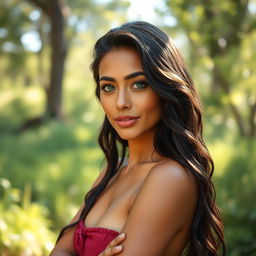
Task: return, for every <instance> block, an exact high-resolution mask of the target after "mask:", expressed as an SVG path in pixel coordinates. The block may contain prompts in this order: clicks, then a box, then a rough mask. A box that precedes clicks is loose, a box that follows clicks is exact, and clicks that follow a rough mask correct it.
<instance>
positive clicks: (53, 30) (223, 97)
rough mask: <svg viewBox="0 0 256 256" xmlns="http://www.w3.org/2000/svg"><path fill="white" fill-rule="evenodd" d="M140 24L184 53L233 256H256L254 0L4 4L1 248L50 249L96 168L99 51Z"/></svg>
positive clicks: (17, 252)
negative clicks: (106, 40) (119, 32)
mask: <svg viewBox="0 0 256 256" xmlns="http://www.w3.org/2000/svg"><path fill="white" fill-rule="evenodd" d="M132 20H145V21H149V22H151V23H153V24H155V25H157V26H159V27H161V28H162V29H164V30H165V31H166V32H167V33H168V34H169V35H170V36H171V37H172V38H173V39H174V41H175V43H176V46H177V47H178V48H179V49H180V50H181V51H182V53H183V55H184V57H185V60H186V63H187V66H188V70H189V72H190V73H191V75H192V77H193V79H194V81H195V84H196V86H197V89H198V91H199V94H200V97H201V99H202V102H203V106H204V136H205V140H206V143H207V145H208V147H209V150H210V153H211V154H212V156H213V159H214V161H215V173H214V183H215V184H216V190H217V202H218V205H219V207H220V208H221V212H222V214H223V216H224V222H225V227H226V228H225V235H226V241H227V247H228V254H227V255H228V256H243V255H249V256H253V255H256V202H255V197H256V172H255V167H256V85H255V82H256V69H255V67H256V1H255V0H225V1H220V0H217V1H205V0H187V1H181V0H172V1H171V0H169V1H168V0H155V1H154V0H144V1H138V0H131V1H128V0H127V1H123V0H119V1H118V0H73V1H71V0H23V1H20V0H2V1H1V8H0V81H1V82H0V255H3V256H9V255H12V256H32V255H33V256H34V255H35V256H39V255H48V254H49V251H50V250H51V249H52V247H53V245H54V242H55V240H56V237H57V234H58V232H59V230H60V228H61V227H63V225H65V224H67V223H68V222H69V221H70V219H71V217H72V216H73V215H74V214H75V212H76V211H77V209H78V207H79V205H80V204H81V202H82V200H83V197H84V195H85V193H86V192H87V191H88V189H89V188H90V186H91V184H92V182H93V180H94V179H95V177H96V176H97V175H98V173H99V170H100V168H101V166H102V160H103V155H102V153H101V151H100V150H99V147H98V146H97V134H98V131H99V127H100V125H101V122H102V118H103V113H102V111H101V109H100V106H99V104H98V102H97V100H96V99H95V96H94V83H93V81H92V74H91V73H90V70H89V65H90V62H91V60H92V47H93V44H94V43H95V41H96V39H97V38H98V37H99V36H101V35H102V34H103V33H105V32H106V31H108V30H109V29H110V28H112V27H115V26H118V25H121V24H122V23H124V22H126V21H132Z"/></svg>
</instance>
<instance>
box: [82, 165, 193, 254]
mask: <svg viewBox="0 0 256 256" xmlns="http://www.w3.org/2000/svg"><path fill="white" fill-rule="evenodd" d="M156 164H159V162H158V163H156V162H152V163H144V164H141V165H139V166H136V167H134V168H132V169H130V170H129V171H128V172H126V168H125V167H123V168H122V169H121V170H120V171H119V172H118V174H116V175H115V176H114V177H113V178H112V179H111V180H110V181H109V184H108V185H107V188H106V189H105V190H104V192H103V193H102V195H101V196H100V197H99V199H98V200H97V202H96V203H95V205H94V206H93V208H92V209H91V210H90V212H89V213H88V215H87V217H86V220H85V223H84V226H85V227H87V228H90V227H93V228H95V227H104V228H106V229H109V230H114V231H117V232H120V231H121V230H122V228H123V226H124V225H125V222H126V220H127V218H128V215H129V212H130V210H131V208H132V206H133V203H134V200H135V198H136V195H137V194H138V192H139V190H140V188H141V186H142V184H143V182H144V180H145V178H146V177H147V175H148V174H149V172H150V170H151V169H152V168H153V167H154V166H155V165H156ZM188 236H189V225H187V227H186V226H185V227H184V228H183V230H181V231H180V232H179V233H177V234H176V235H175V237H174V238H173V239H172V240H171V242H170V243H169V245H168V246H167V248H166V250H165V253H164V254H163V255H162V256H170V255H172V256H179V255H181V251H182V248H184V246H185V244H186V243H187V240H188Z"/></svg>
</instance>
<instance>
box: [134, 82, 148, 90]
mask: <svg viewBox="0 0 256 256" xmlns="http://www.w3.org/2000/svg"><path fill="white" fill-rule="evenodd" d="M147 86H148V85H147V82H146V81H145V80H140V81H136V82H134V83H133V85H132V88H135V89H140V90H142V89H145V88H146V87H147Z"/></svg>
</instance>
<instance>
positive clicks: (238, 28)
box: [165, 0, 256, 137]
mask: <svg viewBox="0 0 256 256" xmlns="http://www.w3.org/2000/svg"><path fill="white" fill-rule="evenodd" d="M165 4H166V12H165V14H166V15H168V16H170V15H171V16H172V17H175V19H176V25H175V26H176V27H177V28H179V29H181V30H182V31H184V32H185V35H186V37H187V39H188V42H189V45H190V47H191V51H190V53H191V60H190V61H191V63H193V66H194V67H198V66H199V63H198V56H200V57H201V61H203V62H204V64H205V67H206V69H208V72H209V73H210V74H211V78H212V79H211V95H210V97H211V98H212V99H214V100H213V101H214V102H215V105H222V106H223V105H227V106H228V107H229V109H230V111H231V113H232V116H233V118H234V120H235V123H236V125H237V127H238V129H239V133H240V135H241V136H249V137H250V136H256V87H255V85H254V84H253V83H251V81H252V78H253V79H254V81H255V79H256V73H255V69H254V66H255V65H256V59H255V57H256V56H255V43H256V41H255V31H256V30H255V29H256V15H255V6H256V3H255V1H253V0H251V1H249V0H226V1H218V3H217V2H216V1H207V0H188V1H181V0H172V1H171V0H165ZM248 38H250V39H249V40H250V41H251V42H252V41H253V42H254V43H251V44H248V43H247V47H248V46H249V45H250V47H251V48H247V47H246V48H245V45H244V44H245V41H246V40H248ZM253 48H254V49H253ZM241 64H243V65H242V66H241ZM238 77H240V79H237V78H238ZM241 78H243V79H241Z"/></svg>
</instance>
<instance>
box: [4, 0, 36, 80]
mask: <svg viewBox="0 0 256 256" xmlns="http://www.w3.org/2000/svg"><path fill="white" fill-rule="evenodd" d="M18 2H19V1H17V0H3V1H2V2H1V8H0V55H1V59H2V62H3V59H4V58H5V59H6V60H7V65H5V66H1V68H2V70H3V74H7V75H9V77H10V78H11V79H12V80H15V79H16V77H17V74H18V73H19V72H21V71H24V67H25V65H24V64H25V61H26V57H27V54H26V51H25V49H24V47H23V45H22V42H21V41H22V40H21V37H22V35H23V34H24V33H26V31H27V30H30V29H31V22H30V20H29V12H30V11H31V9H30V8H28V6H24V5H23V4H20V3H18ZM2 64H3V63H2Z"/></svg>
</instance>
